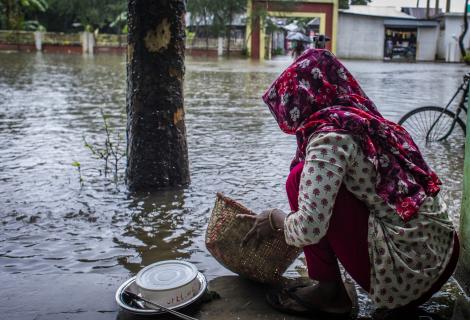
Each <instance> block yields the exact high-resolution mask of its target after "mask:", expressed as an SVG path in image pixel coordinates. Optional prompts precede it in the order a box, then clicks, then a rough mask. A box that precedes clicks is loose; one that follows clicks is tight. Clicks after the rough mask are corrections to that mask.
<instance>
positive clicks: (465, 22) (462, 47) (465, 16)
mask: <svg viewBox="0 0 470 320" xmlns="http://www.w3.org/2000/svg"><path fill="white" fill-rule="evenodd" d="M467 4H468V0H465V9H464V11H463V12H464V14H463V30H462V33H461V34H460V37H459V48H460V54H461V55H462V59H463V57H465V55H466V54H467V52H466V49H465V45H464V43H463V40H464V39H465V35H466V34H467V30H468V11H467Z"/></svg>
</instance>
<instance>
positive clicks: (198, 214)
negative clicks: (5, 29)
mask: <svg viewBox="0 0 470 320" xmlns="http://www.w3.org/2000/svg"><path fill="white" fill-rule="evenodd" d="M288 63H289V60H287V58H285V59H280V60H275V61H269V62H265V63H261V64H260V63H254V62H250V61H247V60H230V61H224V60H195V59H190V58H188V59H187V71H186V82H185V107H186V125H187V132H188V145H189V158H190V169H191V185H190V186H189V187H187V188H185V189H182V190H173V191H161V192H154V193H143V194H132V193H129V192H127V191H126V188H125V185H124V183H123V173H124V167H125V162H124V161H123V160H121V161H120V162H119V163H118V179H117V181H116V180H115V179H114V178H113V174H112V173H108V174H107V175H106V176H105V175H104V173H103V172H104V161H103V160H102V159H97V158H96V157H94V156H93V154H92V153H91V151H90V150H89V149H88V148H86V147H85V146H84V139H86V141H87V142H88V143H89V144H91V145H93V146H96V147H99V146H100V145H102V144H103V143H104V140H105V139H106V134H105V130H104V126H103V119H102V117H101V114H100V110H103V112H104V114H105V115H107V116H108V121H109V125H110V128H111V133H110V135H111V138H112V139H113V141H115V142H117V140H118V139H119V138H118V134H120V135H121V138H122V136H125V121H124V120H123V114H124V113H125V89H126V73H125V57H121V56H108V55H98V56H95V57H85V56H76V55H42V54H19V53H0V141H1V143H0V272H1V273H6V274H14V273H18V274H24V275H28V274H56V273H106V274H108V273H111V274H129V275H132V274H135V273H136V272H138V271H139V270H140V269H141V268H142V267H143V266H146V265H148V264H150V263H152V262H155V261H157V260H162V259H185V260H188V261H191V262H193V263H195V264H196V265H197V267H198V268H199V270H201V271H202V272H203V273H204V274H205V275H206V276H207V277H208V278H209V279H212V278H214V277H216V276H220V275H226V274H229V272H228V271H227V270H226V269H224V268H223V267H222V266H220V265H219V264H218V263H217V262H216V261H215V260H214V259H213V258H212V257H211V256H210V255H209V254H208V252H207V250H206V249H205V246H204V232H205V227H206V224H207V222H208V218H209V216H210V212H211V208H212V206H213V203H214V200H215V193H216V192H218V191H220V192H223V193H225V194H226V195H228V196H231V197H233V198H235V199H237V200H240V201H242V202H243V203H244V204H246V205H247V206H248V207H250V208H252V209H254V210H255V211H259V210H263V209H265V208H269V207H279V208H281V209H285V210H286V211H287V209H288V208H287V206H288V204H287V198H286V196H285V193H284V181H285V178H286V176H287V174H288V168H289V163H290V160H291V157H292V156H293V153H294V150H295V141H294V140H293V137H290V136H286V135H284V134H283V133H282V132H281V131H280V130H279V129H278V127H277V124H276V123H275V121H274V120H273V118H272V116H271V114H270V112H269V111H268V109H267V108H266V107H265V106H264V105H263V103H262V101H261V99H260V96H261V95H262V93H263V92H264V90H265V89H266V88H267V87H268V86H269V84H270V83H271V82H272V81H273V80H274V79H275V78H276V76H277V75H278V74H279V73H280V72H281V71H282V70H283V68H285V67H286V66H287V65H288ZM344 63H345V65H346V66H347V67H348V68H349V70H350V71H351V72H352V73H353V74H354V75H355V76H356V77H357V79H358V80H359V82H360V83H361V85H362V87H363V89H364V90H365V91H366V92H367V94H368V95H369V96H370V97H371V98H372V99H373V100H374V101H375V103H376V105H377V106H378V108H379V110H380V111H381V112H382V113H383V114H384V116H386V117H387V118H389V119H391V120H394V121H397V120H398V119H399V117H400V116H401V115H403V114H404V113H406V112H407V111H409V110H411V109H413V108H416V107H418V106H421V105H444V104H445V102H446V101H447V99H449V98H450V97H451V96H452V94H453V92H454V90H455V89H456V88H457V85H458V84H459V82H460V80H461V78H462V76H463V74H464V73H465V72H466V71H468V69H466V68H465V67H464V66H463V65H460V64H438V63H415V64H401V63H383V62H374V61H372V62H371V61H344ZM121 143H122V144H124V142H121ZM422 149H423V151H424V153H425V154H426V157H427V158H428V160H429V163H430V164H431V165H432V166H433V167H434V168H435V170H436V171H437V172H438V174H439V175H440V177H441V178H442V180H443V181H444V192H443V193H444V194H445V197H446V199H447V200H448V202H449V204H450V208H451V210H450V214H451V215H452V217H453V219H454V222H455V223H456V224H458V213H459V205H460V197H461V189H462V181H461V180H462V165H463V137H461V139H456V140H453V141H451V142H448V143H438V144H432V145H429V146H422ZM122 150H123V149H121V152H123V151H122ZM75 161H76V162H79V163H80V169H81V173H80V174H79V172H78V170H77V167H74V166H72V163H73V162H75ZM80 176H81V178H82V181H80ZM299 264H300V263H297V267H298V265H299ZM289 273H290V274H291V275H295V274H296V268H294V267H293V268H292V269H291V270H290V271H289Z"/></svg>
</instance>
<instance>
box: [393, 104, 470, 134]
mask: <svg viewBox="0 0 470 320" xmlns="http://www.w3.org/2000/svg"><path fill="white" fill-rule="evenodd" d="M441 114H442V116H441V118H440V119H439V121H438V122H437V123H436V124H435V125H434V128H433V129H432V132H430V133H429V135H428V132H429V130H430V129H431V126H432V125H433V123H434V121H435V120H436V119H437V118H438V117H439V116H440V115H441ZM454 118H455V113H454V112H452V111H450V110H446V109H444V108H442V107H437V106H425V107H420V108H416V109H414V110H411V111H410V112H408V113H406V114H405V115H404V116H403V117H401V119H400V120H399V121H398V124H399V125H401V126H402V127H404V128H405V129H406V131H408V133H409V134H410V135H411V136H412V137H413V139H415V140H417V142H418V141H419V142H436V141H444V140H447V139H452V137H456V136H460V137H461V138H462V137H463V138H465V132H466V125H465V123H464V122H463V121H462V119H460V118H459V117H457V119H456V120H457V121H456V122H455V124H454V127H453V128H452V129H451V125H452V123H453V120H454ZM459 131H460V132H459Z"/></svg>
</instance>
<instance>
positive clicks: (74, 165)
mask: <svg viewBox="0 0 470 320" xmlns="http://www.w3.org/2000/svg"><path fill="white" fill-rule="evenodd" d="M72 167H75V168H77V172H78V180H79V182H80V185H81V186H82V185H83V176H82V166H81V164H80V162H78V161H74V162H72Z"/></svg>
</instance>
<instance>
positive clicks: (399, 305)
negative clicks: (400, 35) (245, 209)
mask: <svg viewBox="0 0 470 320" xmlns="http://www.w3.org/2000/svg"><path fill="white" fill-rule="evenodd" d="M263 100H264V101H265V103H266V104H267V105H268V107H269V109H270V110H271V112H272V114H273V115H274V117H275V119H276V121H277V123H278V124H279V127H280V129H281V130H282V131H283V132H285V133H287V134H292V135H295V136H296V140H297V151H296V155H295V157H294V159H293V161H292V164H291V167H290V174H289V176H288V178H287V183H286V189H287V196H288V199H289V204H290V208H291V212H290V213H288V214H286V213H284V212H283V211H281V210H279V209H272V210H266V211H264V212H263V213H261V214H260V215H258V216H248V215H240V217H241V218H242V219H250V220H252V221H253V228H252V229H251V230H250V232H248V233H247V234H246V236H245V238H244V240H243V242H244V243H247V242H248V241H259V240H260V239H264V238H266V237H270V236H271V235H272V234H273V233H275V232H282V233H283V234H284V238H285V241H286V242H287V243H288V244H290V245H293V246H296V247H301V248H303V250H304V253H305V258H306V262H307V268H308V274H309V277H310V278H311V279H313V280H316V281H317V284H316V285H312V286H303V287H294V288H286V289H283V290H280V291H276V292H274V293H271V294H268V297H267V298H268V302H269V303H270V305H271V306H272V307H274V308H276V309H277V310H280V311H282V312H286V313H294V314H301V315H306V316H312V317H314V316H325V317H326V316H334V317H335V318H342V317H345V318H346V317H348V316H349V314H350V312H351V308H352V302H351V299H350V297H349V296H348V294H347V292H346V289H345V286H344V284H343V281H342V279H341V275H340V269H339V267H338V260H339V261H340V262H341V264H342V265H343V266H344V268H345V269H346V271H347V272H348V273H349V274H350V275H351V277H352V278H354V280H355V281H356V282H357V283H358V284H359V285H360V286H361V287H362V288H363V289H364V290H365V291H367V292H368V293H369V296H370V298H371V300H372V301H373V302H374V304H375V305H376V307H378V308H385V309H388V310H394V311H406V312H408V311H410V310H414V309H415V308H416V307H417V306H419V305H421V304H422V303H424V302H425V301H427V300H428V299H429V298H430V297H431V295H433V294H434V293H435V292H437V291H438V290H439V289H440V288H441V286H442V285H443V284H444V283H445V282H446V281H447V280H448V279H449V277H450V276H451V274H452V273H453V271H454V269H455V266H456V263H457V260H458V256H459V241H458V237H457V234H456V232H455V230H454V227H453V225H452V223H451V221H450V220H449V218H448V215H447V208H446V205H445V203H444V202H443V201H442V199H441V198H440V197H439V195H438V193H439V190H440V188H439V185H440V184H441V181H440V180H439V178H438V177H437V175H436V173H435V172H434V171H433V170H432V169H431V168H430V167H429V166H428V165H427V163H426V162H425V160H424V159H423V157H422V155H421V153H420V151H419V149H418V147H417V146H416V145H415V143H414V142H413V140H412V139H411V137H410V135H409V134H408V133H407V132H406V131H405V130H404V129H403V128H402V127H401V126H399V125H397V124H395V123H393V122H391V121H388V120H386V119H385V118H383V117H382V115H381V114H380V113H379V112H378V111H377V108H376V107H375V105H374V103H373V102H372V101H371V100H370V99H369V98H368V97H367V95H366V94H365V93H364V91H363V90H362V89H361V87H360V86H359V84H358V83H357V81H356V80H355V79H354V77H353V76H352V75H351V74H350V73H349V71H348V70H347V69H346V68H345V67H344V66H343V65H342V64H341V62H340V61H338V59H337V58H336V57H335V56H334V55H333V54H332V53H330V52H329V51H327V50H324V49H308V50H307V51H305V52H304V53H303V54H302V55H301V56H300V57H299V58H298V59H297V60H296V61H295V62H294V63H293V64H292V65H291V66H289V67H288V68H287V69H286V70H285V71H284V72H283V73H282V74H281V75H280V76H279V78H278V79H277V80H276V81H275V82H274V83H273V84H272V85H271V87H270V88H269V89H268V90H267V92H266V93H265V94H264V96H263Z"/></svg>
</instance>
